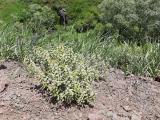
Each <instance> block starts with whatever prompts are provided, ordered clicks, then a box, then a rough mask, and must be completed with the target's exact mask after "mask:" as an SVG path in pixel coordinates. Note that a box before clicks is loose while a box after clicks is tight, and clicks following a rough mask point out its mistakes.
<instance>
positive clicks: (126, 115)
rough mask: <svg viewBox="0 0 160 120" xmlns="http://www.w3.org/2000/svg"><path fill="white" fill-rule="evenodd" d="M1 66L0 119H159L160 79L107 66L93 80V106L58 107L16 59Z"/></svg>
mask: <svg viewBox="0 0 160 120" xmlns="http://www.w3.org/2000/svg"><path fill="white" fill-rule="evenodd" d="M4 65H5V66H6V67H7V68H4V67H3V68H4V69H0V120H87V119H89V120H160V82H156V81H153V79H151V78H142V77H137V76H133V75H132V76H128V77H125V75H124V73H123V72H122V71H120V70H115V69H112V68H111V69H110V70H109V71H108V75H106V76H107V77H105V80H104V81H99V82H94V83H93V87H94V91H95V93H96V99H95V102H94V103H93V105H94V107H93V108H91V107H87V106H86V107H85V108H78V107H68V108H65V107H61V108H60V109H56V105H54V104H51V103H49V102H47V100H46V98H44V97H43V96H42V94H41V93H38V91H36V90H31V89H30V88H31V87H32V83H35V82H34V81H35V80H34V79H33V78H30V77H29V76H27V73H26V71H25V70H24V68H23V66H22V65H21V64H19V63H17V62H4Z"/></svg>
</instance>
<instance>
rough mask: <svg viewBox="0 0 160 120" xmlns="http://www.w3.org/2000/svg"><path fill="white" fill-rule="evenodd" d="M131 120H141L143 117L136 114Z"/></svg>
mask: <svg viewBox="0 0 160 120" xmlns="http://www.w3.org/2000/svg"><path fill="white" fill-rule="evenodd" d="M131 120H141V115H140V114H139V113H134V114H132V116H131Z"/></svg>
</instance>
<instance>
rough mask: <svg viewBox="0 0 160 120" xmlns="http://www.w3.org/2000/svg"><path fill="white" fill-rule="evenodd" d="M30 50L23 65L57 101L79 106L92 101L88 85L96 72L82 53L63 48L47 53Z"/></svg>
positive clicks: (42, 50)
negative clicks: (73, 103) (31, 53)
mask: <svg viewBox="0 0 160 120" xmlns="http://www.w3.org/2000/svg"><path fill="white" fill-rule="evenodd" d="M33 51H34V54H33V56H32V57H31V58H28V57H26V58H25V60H24V63H25V65H26V66H28V68H29V71H32V73H33V74H35V75H36V76H37V78H39V79H40V80H41V83H42V85H43V87H44V88H47V90H48V91H49V92H50V93H51V95H52V96H53V97H55V98H56V100H57V101H61V102H64V103H67V104H70V103H72V102H75V103H78V104H79V105H82V104H85V103H89V102H90V101H92V100H93V99H94V93H93V90H92V86H91V83H92V81H93V80H95V79H97V78H98V76H99V72H98V70H96V69H94V67H91V66H90V61H89V60H87V59H85V57H84V56H83V55H82V54H77V53H74V52H73V50H72V49H70V48H67V47H65V46H63V45H60V46H58V47H56V48H55V49H50V50H45V49H43V48H41V47H35V48H34V50H33ZM92 64H93V63H92Z"/></svg>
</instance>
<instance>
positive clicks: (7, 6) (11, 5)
mask: <svg viewBox="0 0 160 120" xmlns="http://www.w3.org/2000/svg"><path fill="white" fill-rule="evenodd" d="M25 7H26V5H25V4H24V3H23V2H21V1H20V0H0V20H1V21H4V22H6V23H8V22H12V20H13V16H16V15H21V13H22V11H23V9H24V8H25Z"/></svg>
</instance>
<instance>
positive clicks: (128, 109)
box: [122, 106, 132, 112]
mask: <svg viewBox="0 0 160 120" xmlns="http://www.w3.org/2000/svg"><path fill="white" fill-rule="evenodd" d="M122 107H123V110H125V111H126V112H130V111H132V109H131V108H130V107H129V106H122Z"/></svg>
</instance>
